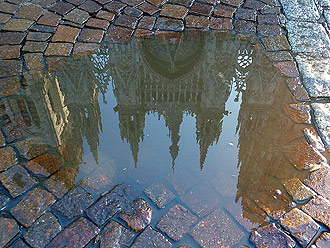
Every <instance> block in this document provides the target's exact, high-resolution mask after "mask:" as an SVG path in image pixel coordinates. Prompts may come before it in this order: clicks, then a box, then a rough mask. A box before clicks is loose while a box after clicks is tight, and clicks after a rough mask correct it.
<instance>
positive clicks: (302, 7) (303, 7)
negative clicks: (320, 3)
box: [280, 0, 320, 22]
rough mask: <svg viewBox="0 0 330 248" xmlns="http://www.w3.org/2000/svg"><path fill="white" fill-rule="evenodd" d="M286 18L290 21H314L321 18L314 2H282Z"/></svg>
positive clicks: (287, 0) (290, 0) (289, 0)
mask: <svg viewBox="0 0 330 248" xmlns="http://www.w3.org/2000/svg"><path fill="white" fill-rule="evenodd" d="M280 2H281V4H282V6H283V10H284V13H285V16H286V17H287V18H288V19H289V20H297V21H307V22H310V21H314V22H316V21H317V20H318V19H319V18H320V14H319V12H318V10H317V7H316V5H315V2H314V1H313V0H306V1H299V0H280Z"/></svg>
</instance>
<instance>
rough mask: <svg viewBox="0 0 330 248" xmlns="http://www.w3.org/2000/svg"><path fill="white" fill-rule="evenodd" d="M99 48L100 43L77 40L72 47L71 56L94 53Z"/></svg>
mask: <svg viewBox="0 0 330 248" xmlns="http://www.w3.org/2000/svg"><path fill="white" fill-rule="evenodd" d="M99 48H100V44H98V43H80V42H77V43H76V44H75V45H74V49H73V57H76V56H80V55H85V54H90V53H95V51H97V50H98V49H99Z"/></svg>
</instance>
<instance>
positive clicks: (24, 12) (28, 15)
mask: <svg viewBox="0 0 330 248" xmlns="http://www.w3.org/2000/svg"><path fill="white" fill-rule="evenodd" d="M42 12H43V8H41V7H40V6H38V5H34V4H28V5H23V6H22V7H21V8H20V9H19V10H18V11H17V12H16V14H15V16H16V17H18V18H23V19H29V20H33V21H36V20H37V19H38V18H39V17H40V16H41V14H42Z"/></svg>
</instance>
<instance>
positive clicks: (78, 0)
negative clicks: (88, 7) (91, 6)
mask: <svg viewBox="0 0 330 248" xmlns="http://www.w3.org/2000/svg"><path fill="white" fill-rule="evenodd" d="M85 1H86V0H68V1H67V2H69V3H71V4H73V5H75V6H79V5H80V4H82V3H84V2H85Z"/></svg>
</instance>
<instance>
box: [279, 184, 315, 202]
mask: <svg viewBox="0 0 330 248" xmlns="http://www.w3.org/2000/svg"><path fill="white" fill-rule="evenodd" d="M283 185H284V187H285V188H286V190H287V191H288V193H289V195H291V196H292V198H293V200H294V201H306V200H308V199H310V198H312V197H313V196H315V193H314V192H313V191H312V190H311V189H310V188H308V187H306V186H305V185H304V184H303V183H302V182H301V181H300V180H299V179H298V178H290V179H288V180H286V181H285V182H284V183H283Z"/></svg>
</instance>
